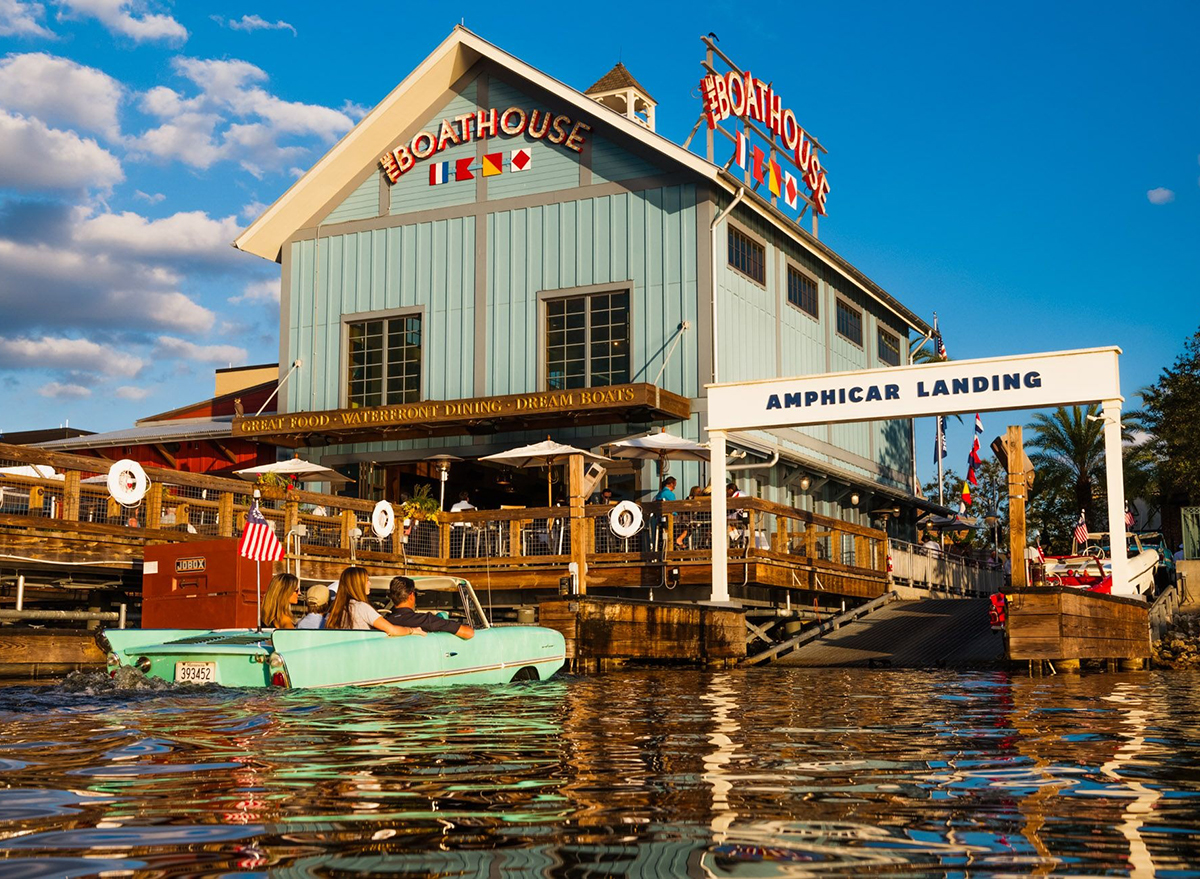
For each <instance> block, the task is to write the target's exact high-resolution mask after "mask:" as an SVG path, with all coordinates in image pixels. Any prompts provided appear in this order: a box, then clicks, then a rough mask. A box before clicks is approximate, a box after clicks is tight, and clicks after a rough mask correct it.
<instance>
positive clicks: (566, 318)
mask: <svg viewBox="0 0 1200 879" xmlns="http://www.w3.org/2000/svg"><path fill="white" fill-rule="evenodd" d="M628 381H629V293H628V292H627V291H620V292H613V293H592V294H589V295H587V296H571V297H568V298H566V299H550V300H547V302H546V387H547V388H548V389H549V390H551V391H561V390H567V389H569V388H592V387H603V386H604V385H620V384H625V383H626V382H628Z"/></svg>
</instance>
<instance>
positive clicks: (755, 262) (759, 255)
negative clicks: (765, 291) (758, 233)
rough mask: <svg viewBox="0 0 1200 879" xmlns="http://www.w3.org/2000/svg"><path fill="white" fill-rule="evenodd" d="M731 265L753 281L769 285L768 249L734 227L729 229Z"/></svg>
mask: <svg viewBox="0 0 1200 879" xmlns="http://www.w3.org/2000/svg"><path fill="white" fill-rule="evenodd" d="M729 264H730V265H731V266H733V267H734V268H735V269H737V270H738V271H739V272H741V273H742V274H743V275H745V276H746V277H747V278H749V279H750V280H751V281H754V282H755V283H758V284H763V285H765V284H766V283H767V249H766V248H765V247H764V246H763V245H761V244H759V243H758V242H757V241H755V240H754V239H753V238H751V237H750V236H749V235H747V234H746V233H745V232H743V231H742V230H741V229H735V228H734V227H733V226H730V227H729Z"/></svg>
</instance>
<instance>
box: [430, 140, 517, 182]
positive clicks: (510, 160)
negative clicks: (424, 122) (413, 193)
mask: <svg viewBox="0 0 1200 879" xmlns="http://www.w3.org/2000/svg"><path fill="white" fill-rule="evenodd" d="M505 167H507V168H508V172H509V173H510V174H516V173H517V172H518V171H528V170H529V169H530V168H531V167H533V151H532V150H530V149H529V148H528V147H521V148H519V149H515V150H509V151H508V155H507V156H506V155H505V154H504V153H502V152H501V153H487V154H485V155H484V156H483V158H482V159H481V160H479V164H476V159H475V157H474V156H468V157H466V158H464V159H455V160H454V161H447V162H431V163H430V165H429V185H430V186H437V185H438V184H441V183H449V182H450V181H451V180H454V181H461V180H474V179H475V174H476V172H479V176H481V177H495V176H496V175H497V174H503V173H504V169H505Z"/></svg>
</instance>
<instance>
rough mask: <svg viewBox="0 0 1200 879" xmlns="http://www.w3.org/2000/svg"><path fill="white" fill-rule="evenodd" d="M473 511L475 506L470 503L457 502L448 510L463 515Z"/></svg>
mask: <svg viewBox="0 0 1200 879" xmlns="http://www.w3.org/2000/svg"><path fill="white" fill-rule="evenodd" d="M473 509H475V505H474V504H473V503H471V502H470V501H459V502H458V503H456V504H455V505H454V506H452V507H451V508H450V512H451V513H465V512H467V511H468V510H473Z"/></svg>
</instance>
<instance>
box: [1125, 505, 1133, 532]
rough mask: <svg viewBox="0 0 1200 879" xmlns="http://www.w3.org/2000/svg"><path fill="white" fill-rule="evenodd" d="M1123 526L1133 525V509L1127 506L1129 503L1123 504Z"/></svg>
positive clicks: (1130, 526) (1129, 526)
mask: <svg viewBox="0 0 1200 879" xmlns="http://www.w3.org/2000/svg"><path fill="white" fill-rule="evenodd" d="M1125 527H1126V528H1132V527H1133V509H1132V508H1131V507H1130V506H1129V504H1125Z"/></svg>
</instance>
